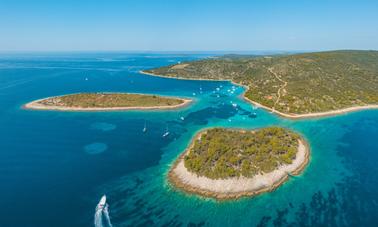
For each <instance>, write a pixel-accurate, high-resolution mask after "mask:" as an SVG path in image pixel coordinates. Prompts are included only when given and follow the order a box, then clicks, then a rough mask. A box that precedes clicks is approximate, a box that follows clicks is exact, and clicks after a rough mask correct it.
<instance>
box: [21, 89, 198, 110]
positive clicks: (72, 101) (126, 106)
mask: <svg viewBox="0 0 378 227" xmlns="http://www.w3.org/2000/svg"><path fill="white" fill-rule="evenodd" d="M191 101H192V100H190V99H184V98H177V97H174V98H173V97H164V96H157V95H145V94H129V93H78V94H68V95H62V96H54V97H48V98H44V99H39V100H35V101H32V102H30V103H27V104H25V105H24V108H26V109H34V110H60V111H108V110H109V111H114V110H152V109H173V108H179V107H184V106H186V105H188V104H189V103H190V102H191Z"/></svg>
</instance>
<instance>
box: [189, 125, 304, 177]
mask: <svg viewBox="0 0 378 227" xmlns="http://www.w3.org/2000/svg"><path fill="white" fill-rule="evenodd" d="M299 138H300V137H299V136H298V135H297V134H295V133H293V132H291V131H288V130H286V129H283V128H279V127H271V128H264V129H260V130H257V131H246V132H240V131H236V130H230V129H220V128H215V129H210V130H207V131H206V132H204V133H203V134H202V135H201V139H200V140H195V141H194V144H193V146H192V148H191V149H190V150H189V152H188V154H187V155H186V156H185V159H184V164H185V167H186V168H187V169H188V170H189V171H191V172H194V173H196V174H198V175H200V176H206V177H209V178H212V179H220V178H222V179H223V178H228V177H236V176H245V177H251V176H253V175H255V174H257V173H261V172H271V171H273V170H274V169H276V168H277V167H279V166H280V165H282V164H290V163H292V160H293V159H294V158H295V156H296V153H297V149H298V139H299Z"/></svg>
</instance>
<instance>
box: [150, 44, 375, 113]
mask: <svg viewBox="0 0 378 227" xmlns="http://www.w3.org/2000/svg"><path fill="white" fill-rule="evenodd" d="M144 72H145V73H147V74H150V75H157V76H164V77H174V78H184V79H209V80H231V81H233V82H235V83H237V84H240V85H243V86H245V87H247V91H246V92H245V94H244V96H245V98H246V99H247V100H249V101H251V102H252V103H254V104H256V105H259V106H261V107H263V108H266V109H269V110H271V111H272V112H275V113H278V114H280V115H282V116H284V117H289V118H302V117H317V116H325V115H333V114H339V113H344V112H349V111H355V110H359V109H370V108H378V92H377V91H378V51H329V52H316V53H303V54H292V55H273V56H242V55H228V56H224V57H220V58H215V59H214V58H212V59H205V60H200V61H193V62H183V63H180V64H176V65H173V66H167V67H161V68H157V69H151V70H145V71H144Z"/></svg>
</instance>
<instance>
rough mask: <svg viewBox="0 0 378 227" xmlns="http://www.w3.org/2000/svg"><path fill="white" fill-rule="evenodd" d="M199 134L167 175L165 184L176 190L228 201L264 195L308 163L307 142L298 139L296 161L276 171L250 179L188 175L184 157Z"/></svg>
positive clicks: (198, 134) (189, 173) (198, 135)
mask: <svg viewBox="0 0 378 227" xmlns="http://www.w3.org/2000/svg"><path fill="white" fill-rule="evenodd" d="M202 133H203V131H202V132H199V133H197V135H195V136H194V138H193V139H192V140H191V142H190V145H189V146H188V147H187V148H186V150H185V151H184V152H183V153H182V154H181V155H180V156H179V158H178V159H177V160H176V161H175V162H174V164H173V165H172V167H171V168H170V170H169V172H168V180H169V182H170V183H171V184H172V185H173V186H174V187H176V188H178V189H180V190H182V191H184V192H186V193H189V194H196V195H200V196H204V197H210V198H214V199H216V200H232V199H239V198H241V197H246V196H256V195H259V194H261V193H264V192H270V191H274V190H275V189H276V188H278V187H279V186H280V185H282V184H283V183H284V182H285V181H287V180H288V179H289V176H290V175H299V174H300V173H301V172H302V171H303V170H304V168H305V167H306V166H307V164H308V163H309V159H310V148H309V145H308V144H307V142H306V141H305V140H304V139H303V138H301V139H300V140H299V141H298V142H299V146H298V152H297V155H296V158H295V159H294V160H293V163H292V164H289V165H283V166H281V167H279V168H278V169H277V170H274V171H272V172H270V173H266V174H258V175H255V176H253V177H252V178H246V177H239V178H238V177H233V178H229V179H215V180H214V179H209V178H206V177H203V176H197V175H196V174H194V173H191V172H189V171H188V170H187V169H186V168H185V166H184V157H185V156H186V154H187V153H188V152H189V151H190V149H191V148H192V147H193V145H194V141H195V140H197V139H199V138H200V137H201V135H202Z"/></svg>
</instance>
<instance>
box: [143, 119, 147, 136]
mask: <svg viewBox="0 0 378 227" xmlns="http://www.w3.org/2000/svg"><path fill="white" fill-rule="evenodd" d="M143 132H144V133H145V132H147V123H146V121H144V128H143Z"/></svg>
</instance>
